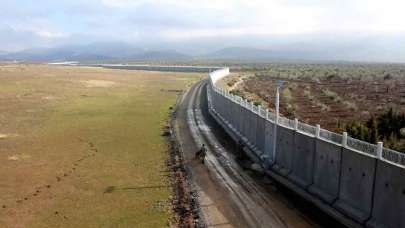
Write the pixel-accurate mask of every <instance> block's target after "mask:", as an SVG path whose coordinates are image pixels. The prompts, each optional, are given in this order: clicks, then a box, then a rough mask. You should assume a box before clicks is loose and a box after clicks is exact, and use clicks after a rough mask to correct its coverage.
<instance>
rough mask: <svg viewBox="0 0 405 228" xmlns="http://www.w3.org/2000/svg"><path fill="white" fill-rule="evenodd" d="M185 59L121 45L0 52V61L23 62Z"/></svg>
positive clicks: (170, 52)
mask: <svg viewBox="0 0 405 228" xmlns="http://www.w3.org/2000/svg"><path fill="white" fill-rule="evenodd" d="M187 58H189V56H187V55H185V54H182V53H179V52H177V51H175V50H147V49H141V48H136V47H133V46H131V45H127V44H121V43H95V44H90V45H77V46H73V45H72V46H64V47H58V48H49V49H31V50H25V51H20V52H15V53H4V52H3V53H2V52H0V59H3V60H25V61H87V60H94V61H97V60H98V61H102V60H166V59H175V60H181V59H187Z"/></svg>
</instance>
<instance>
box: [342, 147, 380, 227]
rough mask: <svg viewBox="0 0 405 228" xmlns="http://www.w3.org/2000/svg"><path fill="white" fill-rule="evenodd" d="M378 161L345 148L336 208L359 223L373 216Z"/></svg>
mask: <svg viewBox="0 0 405 228" xmlns="http://www.w3.org/2000/svg"><path fill="white" fill-rule="evenodd" d="M376 161H377V160H376V159H375V158H373V157H369V156H365V155H362V154H360V153H356V152H353V151H352V150H349V149H346V148H344V149H343V150H342V168H341V177H340V186H339V197H338V200H337V201H336V203H335V204H334V206H335V207H336V208H337V209H338V210H340V211H342V213H344V214H346V215H348V216H350V217H352V218H353V219H354V220H356V221H358V222H359V223H363V222H365V221H366V220H367V219H368V218H369V217H370V215H371V208H372V199H373V191H374V189H373V187H374V186H373V185H374V178H375V168H376Z"/></svg>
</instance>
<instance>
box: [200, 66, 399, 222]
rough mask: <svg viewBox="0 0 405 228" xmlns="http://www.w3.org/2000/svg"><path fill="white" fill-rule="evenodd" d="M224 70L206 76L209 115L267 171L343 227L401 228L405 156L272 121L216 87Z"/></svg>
mask: <svg viewBox="0 0 405 228" xmlns="http://www.w3.org/2000/svg"><path fill="white" fill-rule="evenodd" d="M228 74H229V69H228V68H225V69H221V70H218V71H214V72H211V73H210V75H209V85H208V86H209V88H210V89H209V90H207V91H209V92H207V93H208V96H209V97H210V98H209V100H210V102H209V110H210V113H211V115H213V116H214V118H215V119H216V120H217V121H218V122H219V123H220V125H221V126H222V127H224V128H225V130H226V131H227V132H228V133H229V134H230V135H231V136H232V138H233V139H234V140H235V141H239V140H242V141H244V142H245V143H246V144H247V145H248V147H249V149H250V151H252V152H253V154H254V155H252V156H250V157H251V158H253V159H254V161H255V162H258V163H259V164H260V165H262V166H263V168H264V169H265V170H266V173H268V174H269V175H271V176H272V177H274V178H276V179H277V180H278V181H280V182H281V183H283V184H284V185H286V186H287V187H289V188H291V189H292V190H293V191H295V192H296V193H297V194H299V195H301V196H303V197H304V198H306V199H308V200H309V201H311V202H313V203H314V204H315V205H317V206H318V207H319V208H321V209H322V210H324V211H325V212H327V213H329V214H330V215H331V216H334V217H335V218H336V219H338V220H339V221H341V222H342V223H344V224H345V225H347V226H351V227H357V226H361V227H363V226H367V227H372V228H376V227H384V228H385V227H386V228H396V227H405V154H401V153H399V152H397V151H393V150H389V149H386V148H383V147H382V146H381V145H380V146H379V147H378V146H376V145H372V144H369V143H366V142H363V141H360V140H357V139H353V138H350V137H347V136H346V135H340V134H336V133H333V132H330V131H327V130H324V129H321V128H320V127H319V126H318V127H314V126H310V125H308V124H305V123H300V122H299V121H298V122H297V121H295V125H294V121H293V120H289V119H287V118H280V120H281V122H279V123H277V122H276V121H277V120H276V119H275V118H274V114H273V113H270V112H268V111H267V110H263V109H262V108H261V107H260V106H254V105H252V104H251V103H248V102H247V101H246V100H243V99H242V98H241V97H238V96H234V95H230V94H229V93H228V92H226V91H224V90H223V89H222V88H219V87H217V86H216V83H217V82H218V81H219V80H220V79H221V78H223V77H225V76H226V75H228ZM264 113H265V115H264ZM297 124H298V125H297ZM274 126H277V138H276V142H273V141H274V138H273V137H274ZM293 126H294V127H293ZM274 143H276V145H275V146H276V151H274ZM274 152H276V156H275V161H273V160H272V158H273V154H274ZM268 164H270V166H269V165H268Z"/></svg>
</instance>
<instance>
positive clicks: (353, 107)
mask: <svg viewBox="0 0 405 228" xmlns="http://www.w3.org/2000/svg"><path fill="white" fill-rule="evenodd" d="M343 104H344V105H346V107H347V108H348V109H350V110H352V111H357V105H356V103H354V102H350V101H343Z"/></svg>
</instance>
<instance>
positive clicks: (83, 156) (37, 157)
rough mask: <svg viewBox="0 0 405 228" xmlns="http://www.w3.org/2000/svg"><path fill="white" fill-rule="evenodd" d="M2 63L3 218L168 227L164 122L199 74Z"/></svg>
mask: <svg viewBox="0 0 405 228" xmlns="http://www.w3.org/2000/svg"><path fill="white" fill-rule="evenodd" d="M0 69H2V70H1V71H0V154H1V155H2V157H1V161H0V163H1V165H0V173H1V174H2V178H1V179H0V186H1V188H0V194H1V205H3V206H2V208H0V210H1V212H0V227H165V226H168V224H169V223H170V219H171V217H172V212H171V201H170V196H171V188H170V183H169V182H168V181H169V180H168V177H167V174H168V171H167V167H166V164H165V161H166V159H167V152H166V151H167V143H166V139H165V137H163V136H162V134H163V133H162V132H163V130H162V128H163V127H164V126H165V124H166V121H167V118H168V112H169V107H171V106H172V105H173V104H174V103H175V100H176V97H177V94H178V92H171V91H179V90H182V89H184V88H185V87H186V85H187V84H189V83H191V82H192V81H194V80H196V79H198V77H199V76H200V74H179V73H147V72H136V71H125V70H108V69H101V68H87V67H62V66H60V67H57V66H47V65H7V66H0ZM21 69H24V70H21ZM107 81H108V82H110V83H106V82H107ZM84 82H85V83H84ZM112 82H114V83H112ZM89 85H90V86H89Z"/></svg>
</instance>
